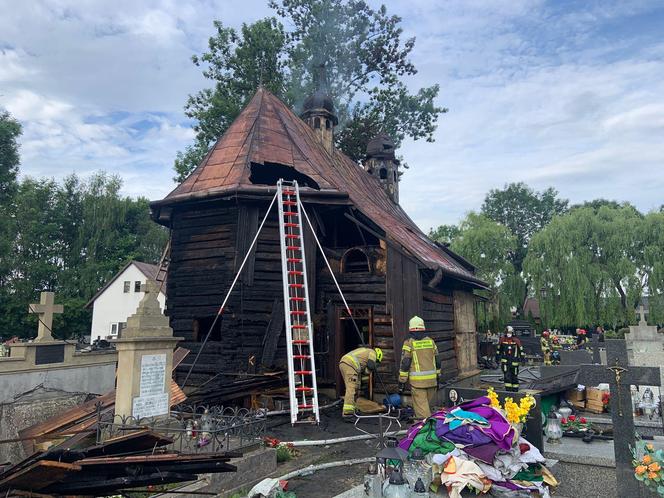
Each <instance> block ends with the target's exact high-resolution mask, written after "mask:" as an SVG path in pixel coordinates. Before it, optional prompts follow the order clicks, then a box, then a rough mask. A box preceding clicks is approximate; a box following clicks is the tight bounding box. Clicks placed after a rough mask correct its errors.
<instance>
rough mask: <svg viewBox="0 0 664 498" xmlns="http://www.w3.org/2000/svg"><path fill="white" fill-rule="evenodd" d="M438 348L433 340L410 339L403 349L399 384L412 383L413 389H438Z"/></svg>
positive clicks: (426, 338) (406, 341)
mask: <svg viewBox="0 0 664 498" xmlns="http://www.w3.org/2000/svg"><path fill="white" fill-rule="evenodd" d="M437 354H438V347H436V343H435V342H433V339H431V338H430V337H424V338H423V339H414V338H412V337H411V338H408V339H406V340H405V341H404V343H403V347H402V348H401V366H400V370H399V382H401V383H405V382H406V381H409V382H410V385H411V386H412V387H436V386H437V385H438V375H440V368H439V367H438V360H437V358H436V355H437Z"/></svg>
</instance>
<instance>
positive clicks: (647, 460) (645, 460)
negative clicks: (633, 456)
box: [641, 455, 652, 465]
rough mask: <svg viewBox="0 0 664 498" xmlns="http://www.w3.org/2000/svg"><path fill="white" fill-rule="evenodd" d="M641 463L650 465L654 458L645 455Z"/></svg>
mask: <svg viewBox="0 0 664 498" xmlns="http://www.w3.org/2000/svg"><path fill="white" fill-rule="evenodd" d="M641 461H642V462H643V463H644V464H646V465H648V464H649V463H652V457H651V456H650V455H644V457H643V458H642V459H641Z"/></svg>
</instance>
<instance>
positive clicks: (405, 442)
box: [399, 410, 447, 451]
mask: <svg viewBox="0 0 664 498" xmlns="http://www.w3.org/2000/svg"><path fill="white" fill-rule="evenodd" d="M446 414H447V410H440V411H437V412H436V413H434V414H433V415H431V417H429V418H435V419H437V420H443V419H445V415H446ZM426 420H428V419H425V420H422V421H420V422H418V423H417V424H415V425H413V426H411V428H410V429H408V433H407V434H406V437H405V438H403V439H402V440H401V441H399V448H401V449H403V450H406V451H408V448H410V445H411V444H413V441H414V440H415V436H417V434H418V433H419V432H420V429H422V427H424V422H425V421H426Z"/></svg>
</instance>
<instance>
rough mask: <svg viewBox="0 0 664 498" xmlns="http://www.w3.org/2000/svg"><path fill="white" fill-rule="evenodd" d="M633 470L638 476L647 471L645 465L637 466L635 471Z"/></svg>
mask: <svg viewBox="0 0 664 498" xmlns="http://www.w3.org/2000/svg"><path fill="white" fill-rule="evenodd" d="M634 470H635V472H636V473H637V474H638V475H643V474H645V473H646V470H648V467H646V466H645V465H637V467H636V469H634Z"/></svg>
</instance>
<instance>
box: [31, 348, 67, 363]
mask: <svg viewBox="0 0 664 498" xmlns="http://www.w3.org/2000/svg"><path fill="white" fill-rule="evenodd" d="M64 361H65V345H64V344H48V345H44V346H37V347H36V348H35V365H50V364H52V363H62V362H64Z"/></svg>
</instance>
